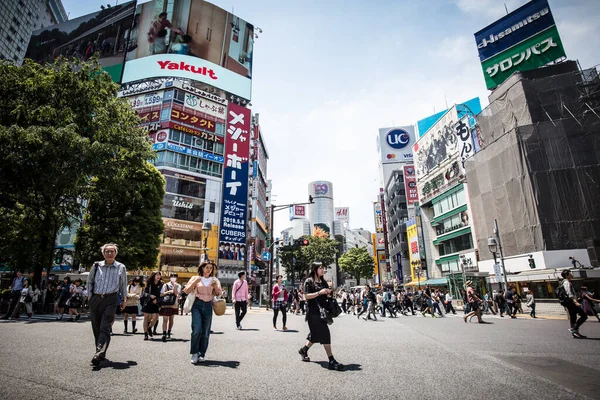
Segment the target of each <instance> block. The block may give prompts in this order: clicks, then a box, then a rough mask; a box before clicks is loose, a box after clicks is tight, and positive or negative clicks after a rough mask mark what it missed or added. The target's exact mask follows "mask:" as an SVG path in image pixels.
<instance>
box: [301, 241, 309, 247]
mask: <svg viewBox="0 0 600 400" xmlns="http://www.w3.org/2000/svg"><path fill="white" fill-rule="evenodd" d="M300 246H308V239H300Z"/></svg>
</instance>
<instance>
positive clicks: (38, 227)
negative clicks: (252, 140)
mask: <svg viewBox="0 0 600 400" xmlns="http://www.w3.org/2000/svg"><path fill="white" fill-rule="evenodd" d="M0 76H2V79H1V80H0V98H2V102H0V147H1V148H2V153H1V155H0V176H1V177H2V179H0V231H2V235H3V236H2V239H3V240H1V241H0V242H2V245H1V247H0V250H2V253H1V254H0V262H7V263H8V264H9V265H11V266H12V267H14V268H22V269H25V270H32V269H33V270H34V271H35V273H36V274H35V276H36V277H40V276H41V272H42V269H43V268H47V267H49V266H50V265H51V264H52V261H53V260H52V258H53V252H54V243H55V240H56V235H57V233H58V231H59V230H60V229H62V228H63V227H64V226H67V225H68V224H69V221H72V220H73V219H80V218H81V216H82V213H83V211H84V209H83V201H82V199H87V198H92V197H93V195H94V193H95V190H96V189H95V187H94V186H93V185H92V184H91V183H92V181H93V180H97V182H99V183H101V182H103V181H104V180H107V179H111V178H113V177H118V176H121V175H122V174H123V173H124V172H123V171H126V173H127V174H129V175H132V176H135V174H136V171H147V170H148V161H147V160H150V159H151V158H152V157H153V156H154V153H153V151H152V148H151V146H150V144H149V143H148V142H147V140H146V136H145V135H144V133H143V132H142V131H141V130H140V129H137V128H136V126H137V125H138V124H139V118H138V117H137V115H136V114H135V112H134V111H133V110H132V109H131V108H130V107H129V106H128V104H127V102H126V101H125V100H123V99H118V98H117V97H116V92H117V90H118V88H119V87H118V85H117V84H115V83H114V82H112V80H111V78H110V76H109V75H108V74H106V73H103V72H102V70H101V68H100V66H99V64H98V63H82V62H81V61H78V60H68V61H67V60H65V59H58V60H56V61H55V62H54V63H53V64H46V65H44V66H41V65H38V64H36V63H33V62H32V61H29V60H26V61H25V63H24V64H23V66H21V67H17V66H14V65H12V64H9V63H6V62H0ZM148 174H149V172H148ZM152 182H153V181H152ZM100 186H102V185H100ZM151 186H152V185H151ZM128 189H129V188H127V187H126V188H125V190H128ZM121 197H124V193H123V190H117V191H115V196H114V198H115V200H114V201H115V202H118V201H119V199H120V198H121ZM125 197H127V196H125ZM153 204H154V203H153ZM122 216H123V215H122Z"/></svg>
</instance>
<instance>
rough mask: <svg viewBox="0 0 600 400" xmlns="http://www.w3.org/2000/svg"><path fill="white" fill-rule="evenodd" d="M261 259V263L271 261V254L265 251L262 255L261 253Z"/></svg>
mask: <svg viewBox="0 0 600 400" xmlns="http://www.w3.org/2000/svg"><path fill="white" fill-rule="evenodd" d="M261 258H262V260H263V261H271V253H269V252H268V251H265V252H264V253H262V257H261Z"/></svg>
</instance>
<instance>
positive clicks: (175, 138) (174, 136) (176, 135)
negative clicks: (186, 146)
mask: <svg viewBox="0 0 600 400" xmlns="http://www.w3.org/2000/svg"><path fill="white" fill-rule="evenodd" d="M179 138H180V132H179V131H176V130H173V129H171V133H169V140H172V141H174V142H177V143H179V140H180V139H179Z"/></svg>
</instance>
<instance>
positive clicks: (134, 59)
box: [123, 0, 254, 100]
mask: <svg viewBox="0 0 600 400" xmlns="http://www.w3.org/2000/svg"><path fill="white" fill-rule="evenodd" d="M131 40H132V42H133V43H134V46H131V47H130V49H129V51H128V53H127V66H126V69H125V73H124V76H123V82H124V83H125V82H132V81H136V80H139V79H144V78H151V77H165V76H173V77H181V78H189V79H194V80H198V81H200V82H204V83H208V84H210V85H212V86H215V87H217V88H220V89H223V90H225V91H227V92H230V93H232V94H234V95H236V96H239V97H242V98H244V99H247V100H250V95H251V93H250V91H251V79H252V61H253V47H254V26H253V25H252V24H250V23H248V22H246V21H244V20H243V19H241V18H239V17H237V16H235V15H233V14H231V13H230V12H227V11H225V10H223V9H222V8H219V7H217V6H215V5H214V4H211V3H208V2H206V1H203V0H173V1H169V2H167V1H164V0H153V1H149V2H146V3H143V4H138V6H137V8H136V11H135V23H134V28H133V31H132V39H131Z"/></svg>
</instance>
